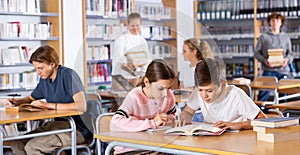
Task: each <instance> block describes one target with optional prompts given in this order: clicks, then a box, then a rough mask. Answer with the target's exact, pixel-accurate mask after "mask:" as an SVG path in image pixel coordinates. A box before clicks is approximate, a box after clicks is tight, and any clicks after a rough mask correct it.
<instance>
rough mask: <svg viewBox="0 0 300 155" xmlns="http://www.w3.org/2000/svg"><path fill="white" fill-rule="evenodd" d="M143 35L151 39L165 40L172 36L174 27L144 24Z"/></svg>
mask: <svg viewBox="0 0 300 155" xmlns="http://www.w3.org/2000/svg"><path fill="white" fill-rule="evenodd" d="M140 33H141V35H142V36H143V37H145V38H146V39H150V40H163V39H170V38H172V34H171V33H172V28H171V27H170V26H143V27H142V28H141V32H140Z"/></svg>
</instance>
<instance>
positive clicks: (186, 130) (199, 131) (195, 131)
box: [165, 123, 225, 136]
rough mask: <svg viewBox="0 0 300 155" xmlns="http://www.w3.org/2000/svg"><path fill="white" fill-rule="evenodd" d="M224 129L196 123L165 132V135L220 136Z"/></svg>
mask: <svg viewBox="0 0 300 155" xmlns="http://www.w3.org/2000/svg"><path fill="white" fill-rule="evenodd" d="M224 131H225V129H221V128H218V127H215V126H214V125H213V124H207V123H197V124H191V125H186V126H179V127H175V128H171V129H168V130H167V131H165V134H166V135H183V136H188V135H191V136H197V135H221V134H222V133H223V132H224Z"/></svg>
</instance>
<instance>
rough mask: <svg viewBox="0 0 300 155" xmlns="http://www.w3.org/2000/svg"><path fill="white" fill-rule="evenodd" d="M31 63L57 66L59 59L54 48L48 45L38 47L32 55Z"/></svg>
mask: <svg viewBox="0 0 300 155" xmlns="http://www.w3.org/2000/svg"><path fill="white" fill-rule="evenodd" d="M33 61H36V62H40V63H46V64H50V63H54V64H55V66H58V64H59V57H58V55H57V53H56V52H55V50H54V48H52V47H51V46H49V45H44V46H40V47H39V48H38V49H36V50H35V51H34V52H33V53H32V55H31V57H30V59H29V62H30V63H31V64H32V62H33Z"/></svg>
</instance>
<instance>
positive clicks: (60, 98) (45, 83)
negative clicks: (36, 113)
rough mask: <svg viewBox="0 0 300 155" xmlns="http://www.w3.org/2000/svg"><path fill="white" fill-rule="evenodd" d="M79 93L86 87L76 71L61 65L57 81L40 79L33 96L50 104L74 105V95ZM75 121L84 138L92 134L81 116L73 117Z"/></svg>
mask: <svg viewBox="0 0 300 155" xmlns="http://www.w3.org/2000/svg"><path fill="white" fill-rule="evenodd" d="M79 91H84V87H83V85H82V82H81V80H80V78H79V76H78V74H77V73H76V72H75V71H74V70H72V69H70V68H67V67H64V66H61V65H60V66H59V67H58V70H57V75H56V78H55V80H54V81H51V79H50V78H47V79H42V78H40V80H39V83H38V85H37V87H36V88H35V89H34V90H33V92H32V93H31V96H32V97H33V98H34V99H36V100H39V99H46V101H47V102H50V103H72V102H74V100H73V95H74V94H76V93H78V92H79ZM84 92H85V91H84ZM73 119H74V121H75V124H76V128H77V129H78V130H79V131H80V132H81V133H82V134H83V136H85V137H87V134H91V133H90V132H89V130H88V129H87V127H86V126H85V125H84V123H83V122H82V120H81V118H80V116H73Z"/></svg>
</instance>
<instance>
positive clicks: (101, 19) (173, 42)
mask: <svg viewBox="0 0 300 155" xmlns="http://www.w3.org/2000/svg"><path fill="white" fill-rule="evenodd" d="M128 1H130V4H129V7H130V8H127V10H132V11H135V7H136V5H138V4H136V2H135V0H128ZM147 2H149V1H147ZM149 3H151V2H149ZM162 3H163V6H164V7H170V8H171V19H159V20H156V19H151V18H145V17H143V16H142V21H143V26H144V25H145V24H144V23H147V22H150V23H154V25H155V24H157V25H158V26H168V27H170V28H171V37H170V38H162V39H158V40H156V39H147V38H146V40H147V41H148V42H149V44H150V43H153V42H156V43H158V44H164V45H167V46H170V50H172V51H171V56H170V57H168V58H165V60H166V61H167V62H168V63H170V64H171V65H172V66H173V67H174V69H175V70H176V71H177V50H176V49H177V33H176V30H177V28H176V12H175V11H176V1H175V0H163V1H162ZM87 5H90V4H87V1H86V0H83V1H82V10H83V13H82V14H83V16H82V18H83V41H84V43H83V48H84V60H85V62H86V63H85V69H84V74H85V76H84V84H85V88H86V90H89V88H90V87H91V85H94V86H96V85H98V86H100V85H101V84H103V85H110V84H111V83H110V81H103V82H95V83H90V82H89V80H90V79H89V74H90V73H89V66H88V65H89V64H88V63H91V62H97V61H98V60H92V61H90V60H87V52H88V47H89V46H91V45H93V44H95V43H96V42H98V44H110V43H113V41H114V37H112V38H102V37H99V36H97V37H89V36H88V32H87V31H89V29H88V28H87V25H88V23H89V22H90V21H91V20H94V22H95V23H97V24H99V25H101V24H107V23H113V24H121V23H122V24H123V25H124V27H126V25H127V17H126V16H117V17H115V16H114V17H111V16H107V13H105V12H104V13H103V12H101V13H96V12H94V13H92V14H88V13H87V12H93V11H86V9H87V8H90V7H91V6H87ZM102 14H104V15H102ZM110 45H112V44H110ZM149 46H150V45H149ZM112 48H113V47H111V49H112ZM150 52H151V51H150ZM100 61H101V62H103V61H105V60H99V63H100ZM110 61H111V60H110ZM108 87H110V86H108Z"/></svg>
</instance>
